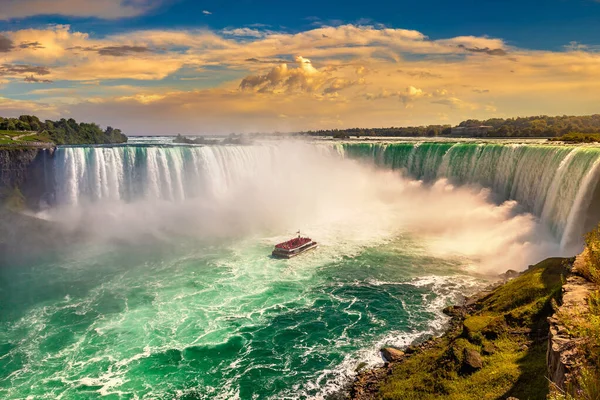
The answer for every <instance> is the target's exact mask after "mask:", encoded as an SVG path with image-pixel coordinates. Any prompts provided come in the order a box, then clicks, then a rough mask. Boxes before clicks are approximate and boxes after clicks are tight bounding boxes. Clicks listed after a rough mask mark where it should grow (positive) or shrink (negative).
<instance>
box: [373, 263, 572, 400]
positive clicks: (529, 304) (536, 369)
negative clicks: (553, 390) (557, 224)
mask: <svg viewBox="0 0 600 400" xmlns="http://www.w3.org/2000/svg"><path fill="white" fill-rule="evenodd" d="M564 261H565V259H560V258H551V259H548V260H545V261H543V262H541V263H539V264H537V265H536V266H534V267H533V268H531V269H530V270H528V271H527V272H525V273H523V274H521V275H520V276H519V277H517V278H515V279H513V280H512V281H510V282H508V283H506V284H504V285H502V286H500V287H498V288H497V289H495V290H494V291H493V292H492V293H490V294H489V295H488V296H486V297H484V298H482V299H480V300H479V301H478V302H477V303H476V304H475V306H474V307H473V311H472V312H471V313H470V314H469V315H467V316H466V318H465V320H464V321H463V324H462V326H459V327H457V328H456V329H454V330H453V331H450V332H449V333H448V334H446V335H445V336H443V337H442V338H441V340H439V341H437V342H435V345H433V346H430V347H428V348H426V349H425V350H422V351H419V352H417V353H416V354H413V355H411V356H410V357H408V358H406V359H405V361H403V362H401V363H398V364H396V365H395V366H394V368H393V371H392V374H391V375H390V376H389V378H387V380H386V381H385V382H384V383H383V384H382V385H381V387H380V391H379V397H380V398H382V399H422V400H428V399H442V398H443V399H450V400H470V399H504V398H507V397H509V396H514V397H517V398H520V399H530V400H534V399H540V400H541V399H545V398H546V395H547V394H548V391H549V388H548V381H547V380H546V375H547V371H546V368H547V367H546V349H547V343H546V341H544V340H537V339H538V338H539V337H540V336H542V335H543V332H542V331H539V329H541V327H543V326H546V328H547V322H546V320H547V318H548V316H549V315H550V314H551V313H552V307H551V303H552V300H553V299H556V298H557V297H558V296H559V294H560V289H561V287H562V279H561V277H562V276H563V275H564V274H565V273H566V271H567V267H568V265H566V264H565V262H564ZM465 348H469V349H472V350H475V351H481V358H482V361H483V368H481V369H480V370H478V371H476V372H474V373H472V374H464V373H462V372H461V364H462V362H463V358H464V349H465ZM490 348H492V349H493V351H486V349H490Z"/></svg>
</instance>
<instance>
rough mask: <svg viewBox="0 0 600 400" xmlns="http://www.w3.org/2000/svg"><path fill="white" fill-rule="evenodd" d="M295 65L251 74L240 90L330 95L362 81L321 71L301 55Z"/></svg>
mask: <svg viewBox="0 0 600 400" xmlns="http://www.w3.org/2000/svg"><path fill="white" fill-rule="evenodd" d="M295 61H296V64H297V67H296V68H289V67H288V65H287V64H281V65H278V66H275V67H273V68H272V69H271V70H270V71H269V72H268V73H267V74H264V75H250V76H247V77H245V78H244V79H243V80H242V82H241V83H240V86H239V88H240V90H242V91H250V92H257V93H288V94H290V93H316V92H318V91H319V90H321V89H323V91H322V94H326V95H331V94H334V93H336V92H337V91H339V90H343V89H346V88H348V87H350V86H353V85H356V84H360V83H362V82H363V81H361V80H349V79H345V78H342V77H335V76H333V75H332V74H331V72H330V71H329V70H328V69H323V70H318V69H317V68H315V67H314V66H313V65H312V62H311V61H310V60H309V59H307V58H304V57H302V56H298V57H296V60H295Z"/></svg>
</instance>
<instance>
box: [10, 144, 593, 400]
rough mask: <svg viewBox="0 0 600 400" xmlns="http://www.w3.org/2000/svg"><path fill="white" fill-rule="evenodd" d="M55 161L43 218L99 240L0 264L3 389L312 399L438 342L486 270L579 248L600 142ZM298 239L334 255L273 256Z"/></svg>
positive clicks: (16, 393) (161, 152)
mask: <svg viewBox="0 0 600 400" xmlns="http://www.w3.org/2000/svg"><path fill="white" fill-rule="evenodd" d="M357 160H360V162H359V161H357ZM363 161H367V162H363ZM53 164H54V165H53V170H54V174H55V193H54V194H55V198H56V200H57V204H56V205H55V207H54V208H52V209H51V210H46V211H44V212H42V213H40V216H41V217H43V218H47V219H50V220H52V221H53V222H52V223H53V224H60V225H61V226H64V229H67V230H68V229H74V230H75V231H76V232H81V236H82V238H88V239H90V240H89V241H88V240H83V239H82V241H81V242H80V243H79V244H72V245H71V246H69V247H67V248H63V249H61V253H60V254H46V255H45V257H44V258H43V259H41V260H38V261H35V262H31V261H30V262H20V263H19V262H14V263H12V264H11V265H9V266H4V267H2V268H0V398H2V399H4V398H7V399H25V398H30V399H55V398H61V399H94V398H103V399H173V398H178V399H209V398H210V399H212V398H221V399H235V398H239V399H305V398H324V397H325V396H326V395H327V394H329V393H332V392H335V391H336V390H339V389H340V388H341V387H342V386H343V385H344V384H346V383H347V382H348V381H349V379H351V378H352V376H353V375H354V374H355V370H356V368H357V366H359V365H361V364H362V363H366V364H367V365H376V364H378V363H381V361H382V360H381V358H380V355H379V352H378V349H379V348H380V347H381V346H383V345H395V346H400V347H402V346H406V345H408V344H409V343H411V342H413V341H415V340H417V341H418V340H420V339H423V338H424V337H427V336H429V335H432V334H435V333H439V332H440V331H441V330H442V329H443V327H444V323H445V322H446V317H445V316H444V315H443V314H442V313H441V310H442V308H443V307H444V306H445V305H447V304H451V303H455V302H457V301H459V300H460V299H461V297H462V296H463V295H464V294H468V293H470V292H472V291H475V290H476V289H477V288H478V287H481V285H482V284H484V283H485V282H486V281H485V279H483V278H481V277H479V276H478V275H477V274H475V273H474V272H476V271H487V272H490V273H492V274H494V273H500V272H504V271H505V270H507V269H509V268H511V269H523V268H525V267H526V266H527V265H528V264H530V263H533V262H536V261H538V260H540V259H542V258H543V257H546V256H550V255H561V254H562V252H563V249H564V246H562V247H561V246H560V245H559V243H561V244H568V243H571V242H572V243H574V245H575V246H579V245H580V242H581V235H580V231H581V229H582V227H583V226H584V225H585V223H584V222H583V221H585V222H586V223H587V222H590V221H591V219H593V218H592V217H593V216H594V215H595V213H596V210H595V204H597V201H595V199H596V198H597V196H598V193H597V192H598V190H597V182H598V174H600V150H599V149H598V148H594V147H581V148H576V147H567V146H548V145H542V144H533V145H520V144H498V143H486V144H483V143H448V142H446V143H433V142H430V143H420V142H407V143H398V144H327V143H326V144H322V143H320V144H318V145H315V144H299V143H267V144H256V145H253V146H212V147H211V146H204V147H201V146H176V147H173V146H168V145H160V146H139V145H130V146H117V147H111V146H108V147H67V148H60V149H58V150H57V151H56V153H55V156H54V159H53ZM373 165H375V166H376V167H379V168H374V167H373ZM481 187H484V188H487V189H483V190H482V189H481ZM524 211H527V212H530V213H531V214H527V213H524ZM590 216H592V217H590ZM591 222H594V223H595V222H596V221H591ZM298 228H301V229H302V230H306V231H307V232H308V233H309V234H310V235H311V236H313V239H315V240H317V241H318V242H319V243H320V244H321V247H320V248H319V249H317V250H316V251H312V252H310V253H308V254H305V255H302V256H300V257H298V258H295V259H292V260H288V261H282V260H275V259H272V258H270V257H269V255H270V252H271V250H272V247H273V245H274V244H275V243H278V242H280V241H282V240H284V239H287V238H289V237H286V236H287V235H288V234H290V233H292V232H295V231H296V229H298ZM573 254H574V253H573ZM568 255H572V254H571V253H570V254H568Z"/></svg>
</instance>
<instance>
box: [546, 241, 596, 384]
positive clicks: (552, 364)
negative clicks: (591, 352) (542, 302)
mask: <svg viewBox="0 0 600 400" xmlns="http://www.w3.org/2000/svg"><path fill="white" fill-rule="evenodd" d="M587 252H588V250H587V249H585V250H584V251H583V252H582V253H581V254H580V255H578V256H577V258H576V259H575V263H574V265H573V272H576V271H578V270H579V268H580V266H581V265H582V264H583V263H585V262H587V257H588V255H587ZM595 290H596V286H595V285H594V284H593V283H590V282H588V281H587V280H585V279H584V278H582V277H579V276H577V275H575V274H570V275H568V276H567V281H566V283H565V284H563V288H562V291H563V295H562V304H561V306H560V308H559V310H558V311H557V313H556V314H554V315H553V316H552V317H550V318H548V322H549V324H550V332H549V335H548V351H547V353H546V360H547V362H548V377H549V379H550V381H551V382H552V383H554V385H556V387H557V388H558V389H560V390H564V388H565V387H566V386H567V384H568V383H569V382H570V381H571V378H572V377H573V376H576V375H577V372H578V369H579V368H580V366H581V365H582V364H583V362H582V359H583V358H584V356H583V354H582V351H581V349H580V344H579V343H578V339H573V338H572V337H571V336H570V335H569V333H568V330H567V329H566V327H565V326H563V325H562V324H561V318H558V317H557V315H558V313H560V314H562V315H563V317H562V318H572V317H573V316H577V315H582V314H585V313H587V312H589V305H588V302H587V298H588V296H589V294H590V293H592V292H593V291H595ZM571 383H572V382H571Z"/></svg>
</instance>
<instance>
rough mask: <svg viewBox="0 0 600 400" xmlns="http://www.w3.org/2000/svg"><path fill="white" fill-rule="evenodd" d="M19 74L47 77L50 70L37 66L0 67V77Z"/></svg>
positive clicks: (6, 65)
mask: <svg viewBox="0 0 600 400" xmlns="http://www.w3.org/2000/svg"><path fill="white" fill-rule="evenodd" d="M21 74H36V75H48V74H50V70H49V69H48V67H43V66H37V65H23V64H21V65H19V64H3V65H1V66H0V76H2V75H21Z"/></svg>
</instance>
